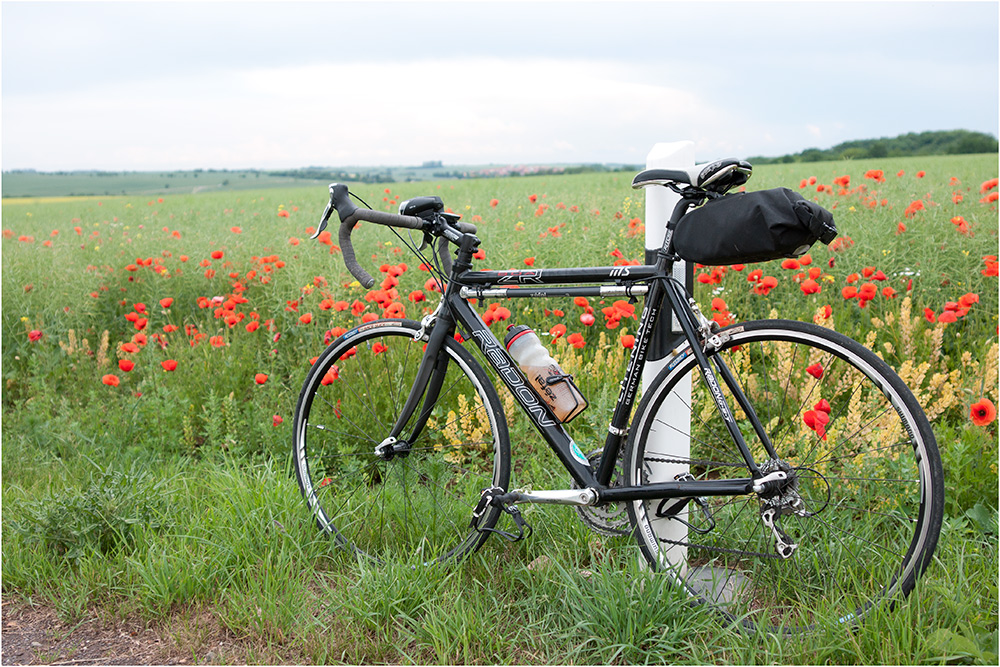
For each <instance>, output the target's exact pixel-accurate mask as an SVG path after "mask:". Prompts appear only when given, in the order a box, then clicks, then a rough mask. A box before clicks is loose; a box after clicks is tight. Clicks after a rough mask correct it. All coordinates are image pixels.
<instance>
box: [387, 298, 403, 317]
mask: <svg viewBox="0 0 1000 667" xmlns="http://www.w3.org/2000/svg"><path fill="white" fill-rule="evenodd" d="M385 316H386V317H391V318H404V317H406V308H405V307H404V306H403V304H401V303H399V302H398V301H393V302H392V303H390V304H389V307H388V308H386V309H385Z"/></svg>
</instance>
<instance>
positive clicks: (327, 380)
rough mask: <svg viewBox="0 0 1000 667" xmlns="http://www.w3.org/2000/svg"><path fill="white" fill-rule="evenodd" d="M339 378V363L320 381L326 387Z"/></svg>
mask: <svg viewBox="0 0 1000 667" xmlns="http://www.w3.org/2000/svg"><path fill="white" fill-rule="evenodd" d="M376 344H377V343H376ZM339 379H340V368H339V367H338V366H337V364H334V365H333V366H331V367H330V370H328V371H327V372H326V374H325V375H324V376H323V379H322V380H320V381H319V383H320V384H321V385H323V386H324V387H325V386H327V385H330V384H333V382H334V381H335V380H339Z"/></svg>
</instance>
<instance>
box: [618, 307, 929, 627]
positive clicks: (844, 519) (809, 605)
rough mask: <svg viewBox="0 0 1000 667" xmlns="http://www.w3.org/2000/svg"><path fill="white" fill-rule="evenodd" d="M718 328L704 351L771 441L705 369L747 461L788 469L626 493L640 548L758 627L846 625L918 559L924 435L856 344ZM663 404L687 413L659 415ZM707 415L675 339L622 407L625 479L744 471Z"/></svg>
mask: <svg viewBox="0 0 1000 667" xmlns="http://www.w3.org/2000/svg"><path fill="white" fill-rule="evenodd" d="M720 336H721V337H722V338H723V339H724V341H725V342H724V344H723V346H722V348H721V349H720V350H718V351H716V352H711V351H709V352H708V356H709V358H710V359H715V360H717V361H722V362H724V364H725V365H726V366H727V367H728V368H729V369H730V370H731V372H732V374H733V375H734V376H735V378H736V383H737V385H738V387H739V389H740V390H741V391H742V392H743V393H744V394H745V395H746V396H747V398H748V399H749V402H750V404H751V405H752V407H753V410H754V412H756V414H757V416H758V417H759V419H760V421H761V423H762V424H763V428H764V431H765V433H766V437H767V439H768V440H769V441H770V443H771V444H772V445H773V449H772V450H771V451H770V452H769V451H768V449H767V448H766V447H765V445H764V444H763V442H762V439H761V437H760V436H759V434H757V433H756V432H755V430H754V428H753V427H752V425H751V424H750V420H749V419H748V418H747V415H746V413H745V412H744V411H743V410H742V409H740V407H739V405H738V403H737V401H736V399H735V398H734V396H733V392H732V391H731V390H730V389H729V388H728V387H727V386H726V385H725V383H723V382H722V379H721V377H720V379H719V382H720V384H721V385H722V386H721V391H722V393H723V395H724V396H725V398H726V401H727V402H728V404H729V406H730V408H731V409H732V412H733V415H732V418H733V419H734V420H735V423H736V424H737V426H738V428H739V429H740V432H741V433H742V435H743V437H744V439H745V440H746V442H747V445H748V446H749V448H750V451H751V453H752V455H753V457H754V460H755V462H756V463H757V464H758V466H760V467H761V470H762V472H765V473H771V472H776V471H782V472H785V473H786V475H787V478H788V479H787V481H785V482H782V483H780V484H778V485H776V487H777V488H773V489H770V490H769V491H768V492H766V493H764V494H756V493H751V494H749V495H745V496H734V497H710V498H700V499H691V500H690V501H689V502H688V503H687V504H686V505H685V506H684V507H683V508H682V509H680V511H677V507H676V503H675V502H673V501H666V502H665V503H663V504H661V502H660V501H645V502H634V503H630V504H629V513H630V517H631V518H632V519H633V520H634V521H635V522H636V523H635V525H636V536H637V538H638V540H639V545H640V547H641V550H642V552H643V554H644V555H645V557H646V558H647V560H648V561H649V562H650V564H651V565H653V566H654V567H655V568H657V569H662V570H667V571H669V572H670V573H672V575H673V576H675V577H677V579H678V580H679V581H681V582H682V583H683V585H684V586H685V587H686V588H687V590H688V591H689V592H690V594H691V595H692V596H694V597H695V598H697V599H698V600H700V601H701V602H704V603H707V604H709V605H712V606H714V607H716V608H718V609H719V610H720V611H722V612H723V613H724V614H726V615H727V616H729V617H730V618H732V619H739V620H740V622H742V623H743V624H744V625H746V626H748V627H763V628H767V629H769V630H772V631H783V632H793V631H803V630H808V629H810V628H812V627H814V626H815V625H817V624H819V623H832V624H855V623H857V622H859V621H860V620H861V619H863V618H864V617H865V616H866V615H868V614H869V613H870V612H871V611H872V609H874V608H875V607H877V606H879V605H880V604H883V603H884V604H888V605H890V606H891V605H892V604H894V603H896V602H897V601H898V600H900V599H902V598H903V597H905V596H906V595H907V594H908V593H909V592H910V591H911V590H912V589H913V586H914V582H915V581H916V579H917V577H918V576H919V575H920V574H921V573H922V572H923V571H924V569H925V568H926V567H927V565H928V564H929V563H930V560H931V556H932V554H933V552H934V548H935V546H936V544H937V539H938V533H939V531H940V527H941V520H942V515H943V509H944V482H943V473H942V470H941V460H940V455H939V453H938V449H937V444H936V443H935V440H934V435H933V433H932V432H931V429H930V425H929V424H928V422H927V418H926V416H925V415H924V413H923V411H922V410H921V408H920V406H919V405H918V403H917V401H916V400H915V399H914V397H913V395H912V393H911V392H910V391H909V390H908V389H907V387H906V386H905V385H903V383H902V381H901V380H900V379H899V377H898V376H897V375H896V374H895V373H894V372H893V371H892V370H891V369H890V368H889V367H888V366H887V365H886V364H885V363H884V362H882V360H880V359H879V358H878V357H876V356H875V355H874V354H873V353H872V352H871V351H870V350H868V349H867V348H865V347H863V346H862V345H860V344H858V343H857V342H855V341H853V340H850V339H849V338H846V337H844V336H842V335H840V334H837V333H835V332H832V331H830V330H828V329H824V328H822V327H818V326H815V325H812V324H804V323H801V322H789V321H760V322H747V323H744V324H741V325H737V326H734V327H730V328H728V329H724V330H723V331H721V332H720ZM670 404H673V405H674V406H676V407H679V408H681V410H678V411H676V413H679V414H683V411H684V410H685V409H689V410H690V420H689V421H688V420H687V419H683V418H682V419H680V420H678V421H672V422H671V423H666V422H665V421H663V417H661V416H659V415H658V413H659V411H660V408H661V407H662V406H667V405H670ZM723 419H724V418H723V417H722V416H721V415H720V413H719V411H718V410H717V409H716V407H715V402H714V401H713V400H712V396H711V393H710V392H709V389H708V387H707V386H706V385H705V383H704V380H703V378H702V376H701V373H700V372H699V369H698V366H697V363H696V361H695V359H694V355H693V354H691V351H690V349H684V350H682V351H681V352H680V354H679V355H678V356H677V357H675V358H674V359H673V360H672V361H671V362H670V364H669V365H668V366H667V368H665V369H664V370H663V371H661V373H660V374H659V375H658V376H657V377H656V379H655V380H654V381H653V383H652V384H651V387H650V388H649V389H647V390H646V392H645V395H644V396H643V399H642V401H641V402H640V405H639V407H638V409H637V412H636V415H635V419H634V421H633V425H632V428H631V429H630V434H629V443H628V446H627V450H626V458H625V461H626V463H625V468H626V473H625V474H626V483H627V484H629V485H640V484H646V483H649V482H651V481H666V480H669V479H674V478H675V476H676V475H677V474H684V473H685V472H686V473H687V474H690V475H692V476H693V477H694V478H696V479H705V480H718V479H725V478H740V477H748V476H749V475H748V472H747V468H746V464H745V462H744V461H743V458H742V456H741V455H740V453H739V451H738V450H737V448H736V446H735V445H734V444H733V442H732V438H731V437H730V435H729V433H728V432H727V430H726V425H725V422H724V421H723ZM688 448H689V451H688ZM685 522H686V523H685ZM769 523H773V526H774V528H773V529H772V527H771V525H769ZM782 543H784V544H785V545H786V546H784V547H782ZM789 545H794V546H789ZM779 547H781V548H780V549H779Z"/></svg>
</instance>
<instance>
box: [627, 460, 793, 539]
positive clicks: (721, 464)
mask: <svg viewBox="0 0 1000 667" xmlns="http://www.w3.org/2000/svg"><path fill="white" fill-rule="evenodd" d="M642 460H643V461H647V462H652V463H680V464H687V465H705V466H714V467H718V468H745V467H746V464H745V463H725V462H723V461H708V460H704V459H672V458H663V457H658V456H644V457H643V459H642ZM657 540H658V541H660V542H662V543H664V544H672V545H674V546H678V547H690V548H692V549H704V550H705V551H714V552H715V553H723V554H732V555H734V556H756V557H757V558H772V559H779V558H781V556H779V555H778V554H767V553H761V552H759V551H741V550H740V549H727V548H726V547H713V546H709V545H707V544H698V543H695V542H682V541H680V540H668V539H667V538H665V537H657Z"/></svg>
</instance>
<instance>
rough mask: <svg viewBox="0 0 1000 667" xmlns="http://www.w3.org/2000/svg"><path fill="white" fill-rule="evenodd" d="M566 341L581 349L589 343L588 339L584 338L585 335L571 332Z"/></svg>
mask: <svg viewBox="0 0 1000 667" xmlns="http://www.w3.org/2000/svg"><path fill="white" fill-rule="evenodd" d="M566 341H567V342H569V344H570V345H572V346H573V347H575V348H577V349H580V348H581V347H584V346H585V345H586V344H587V341H585V340H583V336H582V335H580V334H578V333H572V334H570V335H569V338H567V339H566Z"/></svg>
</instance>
